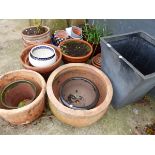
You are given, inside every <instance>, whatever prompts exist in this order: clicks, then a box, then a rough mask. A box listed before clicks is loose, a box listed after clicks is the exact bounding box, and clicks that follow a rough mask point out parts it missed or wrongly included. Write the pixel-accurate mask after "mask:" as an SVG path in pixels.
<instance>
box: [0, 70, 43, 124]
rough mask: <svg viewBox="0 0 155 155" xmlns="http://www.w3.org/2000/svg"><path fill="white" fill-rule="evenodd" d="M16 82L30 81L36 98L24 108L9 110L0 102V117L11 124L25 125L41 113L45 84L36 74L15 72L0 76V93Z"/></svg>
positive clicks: (27, 71)
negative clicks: (35, 92)
mask: <svg viewBox="0 0 155 155" xmlns="http://www.w3.org/2000/svg"><path fill="white" fill-rule="evenodd" d="M17 80H28V81H31V82H32V83H33V84H34V85H35V87H36V90H37V95H36V98H35V99H34V100H33V101H32V102H31V103H29V104H28V105H26V106H23V107H21V108H18V109H11V110H10V109H9V110H8V109H6V108H5V107H4V106H3V105H2V103H1V101H0V117H1V118H3V119H4V120H6V121H8V122H10V123H12V124H16V125H18V124H27V123H30V122H32V121H33V120H35V119H37V118H38V117H39V116H40V115H41V114H42V112H43V109H44V102H45V101H44V100H45V91H46V83H45V80H44V78H43V77H42V76H41V75H40V74H38V73H37V72H34V71H30V70H25V69H22V70H15V71H11V72H8V73H6V74H4V75H2V76H0V91H2V90H3V89H4V87H6V86H7V85H8V84H9V83H12V82H14V81H17Z"/></svg>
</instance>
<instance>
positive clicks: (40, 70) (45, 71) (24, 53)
mask: <svg viewBox="0 0 155 155" xmlns="http://www.w3.org/2000/svg"><path fill="white" fill-rule="evenodd" d="M36 45H38V44H36ZM36 45H31V46H28V47H26V48H25V49H24V50H23V51H22V52H21V55H20V61H21V64H22V66H23V67H24V68H25V69H29V70H33V71H36V72H38V73H40V74H42V75H46V74H49V73H51V72H52V71H53V70H54V69H56V68H57V67H58V66H60V64H61V59H62V54H61V51H60V49H59V48H58V47H56V46H54V45H51V44H44V45H48V46H51V47H53V48H54V49H55V52H56V55H57V59H56V62H55V63H54V64H51V65H49V66H47V67H42V68H40V67H34V66H32V65H31V64H30V62H29V59H28V56H29V52H30V50H31V49H32V48H33V47H34V46H36Z"/></svg>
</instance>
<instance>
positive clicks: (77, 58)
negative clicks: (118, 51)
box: [59, 39, 93, 63]
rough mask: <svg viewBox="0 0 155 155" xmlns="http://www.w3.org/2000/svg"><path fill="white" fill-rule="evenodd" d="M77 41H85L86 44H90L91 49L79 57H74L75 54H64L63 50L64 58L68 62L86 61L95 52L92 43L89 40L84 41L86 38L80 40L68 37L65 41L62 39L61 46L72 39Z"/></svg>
mask: <svg viewBox="0 0 155 155" xmlns="http://www.w3.org/2000/svg"><path fill="white" fill-rule="evenodd" d="M75 40H76V41H77V42H80V43H84V44H86V45H88V46H89V47H90V51H89V52H88V53H87V54H86V55H85V56H79V57H73V56H69V55H67V54H64V53H63V52H62V58H63V60H65V61H67V62H74V63H75V62H76V63H78V62H86V61H87V60H88V59H89V57H90V56H91V54H92V53H93V48H92V46H91V44H89V43H88V42H87V41H84V40H80V39H67V40H65V41H62V42H61V43H60V44H59V46H60V47H61V46H62V45H63V44H65V43H66V42H70V41H75Z"/></svg>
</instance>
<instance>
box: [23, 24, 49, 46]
mask: <svg viewBox="0 0 155 155" xmlns="http://www.w3.org/2000/svg"><path fill="white" fill-rule="evenodd" d="M33 28H36V27H35V26H30V27H27V28H25V29H24V30H23V31H22V40H23V44H24V46H25V47H27V46H29V45H34V44H37V43H50V42H51V34H50V28H49V27H47V26H43V28H44V29H45V32H44V33H42V34H39V35H26V34H25V32H26V31H27V30H29V29H33Z"/></svg>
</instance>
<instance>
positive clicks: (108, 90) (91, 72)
mask: <svg viewBox="0 0 155 155" xmlns="http://www.w3.org/2000/svg"><path fill="white" fill-rule="evenodd" d="M72 77H83V78H87V79H88V80H91V81H92V82H93V83H94V84H95V85H96V86H97V88H98V90H99V93H100V97H99V100H98V103H97V105H96V107H95V108H93V109H90V110H74V109H71V108H68V107H66V106H64V105H63V104H62V103H61V102H60V93H59V91H60V87H61V85H62V83H63V82H64V81H66V80H67V79H69V78H72ZM47 94H48V99H49V106H50V109H51V111H52V112H53V114H54V115H55V116H56V117H57V118H58V119H59V120H60V121H62V122H64V123H66V124H70V125H72V126H75V127H83V126H88V125H91V124H92V123H94V122H96V121H97V120H99V119H100V118H101V117H102V116H103V115H104V114H105V112H106V111H107V109H108V106H109V104H110V102H111V99H112V95H113V89H112V85H111V82H110V80H109V79H108V78H107V76H106V75H105V74H104V73H103V72H102V71H100V70H99V69H97V68H96V67H94V66H92V65H88V64H83V63H70V64H67V65H63V66H61V67H59V68H57V69H56V70H55V71H54V72H53V73H52V74H51V75H50V77H49V79H48V81H47Z"/></svg>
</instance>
